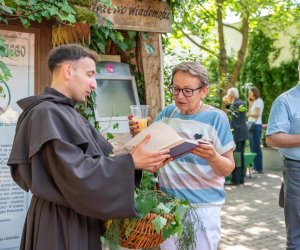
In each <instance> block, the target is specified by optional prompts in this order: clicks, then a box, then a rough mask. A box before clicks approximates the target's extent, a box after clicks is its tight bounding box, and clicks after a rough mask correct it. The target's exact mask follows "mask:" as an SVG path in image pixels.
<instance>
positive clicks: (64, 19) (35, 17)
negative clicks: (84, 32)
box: [0, 0, 76, 28]
mask: <svg viewBox="0 0 300 250" xmlns="http://www.w3.org/2000/svg"><path fill="white" fill-rule="evenodd" d="M0 3H1V8H0V13H1V19H0V21H3V22H6V23H7V19H8V18H9V17H12V16H18V17H19V19H20V21H21V23H22V25H23V26H24V27H25V28H28V27H29V26H30V22H35V21H36V22H39V23H40V22H42V20H43V19H45V20H50V19H55V20H57V21H58V22H59V23H64V24H73V23H75V22H76V12H75V11H74V9H73V8H72V7H71V5H70V4H69V3H68V1H67V0H63V1H56V0H48V1H42V0H28V1H22V0H18V1H12V2H11V1H3V0H1V1H0Z"/></svg>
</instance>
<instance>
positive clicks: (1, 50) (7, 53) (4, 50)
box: [0, 37, 14, 92]
mask: <svg viewBox="0 0 300 250" xmlns="http://www.w3.org/2000/svg"><path fill="white" fill-rule="evenodd" d="M12 56H14V53H13V51H11V50H9V49H8V47H7V45H6V44H5V40H4V38H3V37H0V58H3V57H12ZM10 77H11V73H10V70H9V68H8V67H7V66H6V64H5V63H4V62H2V61H0V82H7V80H8V79H9V78H10ZM0 87H1V86H0ZM0 92H1V89H0Z"/></svg>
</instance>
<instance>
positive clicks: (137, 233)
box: [120, 213, 174, 249]
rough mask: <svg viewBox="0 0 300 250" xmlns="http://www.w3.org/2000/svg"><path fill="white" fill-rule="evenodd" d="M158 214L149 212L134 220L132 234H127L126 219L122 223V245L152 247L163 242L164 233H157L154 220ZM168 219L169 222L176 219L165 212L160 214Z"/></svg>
mask: <svg viewBox="0 0 300 250" xmlns="http://www.w3.org/2000/svg"><path fill="white" fill-rule="evenodd" d="M156 216H157V215H156V214H155V213H148V214H147V215H146V216H145V217H144V218H142V219H139V220H136V221H134V223H133V224H132V225H131V227H130V229H131V230H130V234H129V235H128V236H126V234H125V232H126V226H125V224H124V221H121V223H120V246H121V247H126V248H129V249H137V248H151V247H154V246H157V245H159V244H160V243H162V242H163V238H162V234H161V233H157V232H156V230H155V228H154V226H153V224H152V220H153V219H155V217H156ZM160 216H162V217H164V218H166V219H167V224H169V223H170V222H172V221H173V220H174V219H173V218H172V217H171V216H169V215H167V214H165V215H160Z"/></svg>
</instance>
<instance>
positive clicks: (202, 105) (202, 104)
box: [195, 102, 204, 114]
mask: <svg viewBox="0 0 300 250" xmlns="http://www.w3.org/2000/svg"><path fill="white" fill-rule="evenodd" d="M203 107H204V102H202V103H201V106H200V108H199V109H198V110H197V112H196V113H195V114H197V113H200V112H201V111H202V108H203Z"/></svg>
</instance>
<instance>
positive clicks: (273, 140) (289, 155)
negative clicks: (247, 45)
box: [266, 61, 300, 250]
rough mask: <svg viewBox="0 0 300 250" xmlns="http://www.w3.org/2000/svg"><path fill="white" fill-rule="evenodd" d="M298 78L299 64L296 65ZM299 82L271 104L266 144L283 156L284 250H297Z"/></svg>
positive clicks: (299, 237)
mask: <svg viewBox="0 0 300 250" xmlns="http://www.w3.org/2000/svg"><path fill="white" fill-rule="evenodd" d="M298 73H299V76H300V61H299V65H298ZM299 79H300V78H299ZM299 99H300V81H299V82H298V84H297V85H296V86H295V87H293V88H291V89H290V90H288V91H286V92H284V93H283V94H281V95H280V96H278V97H277V98H276V100H275V101H274V102H273V104H272V108H271V112H270V115H269V120H268V127H267V131H266V142H267V144H268V145H269V146H271V147H278V148H279V151H280V152H281V154H282V155H283V169H282V173H283V181H284V216H285V225H286V235H287V242H286V249H287V250H288V249H289V250H298V249H300V217H299V214H300V109H299Z"/></svg>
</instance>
